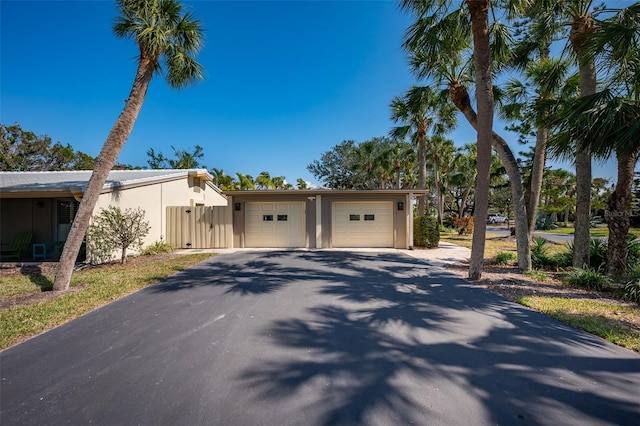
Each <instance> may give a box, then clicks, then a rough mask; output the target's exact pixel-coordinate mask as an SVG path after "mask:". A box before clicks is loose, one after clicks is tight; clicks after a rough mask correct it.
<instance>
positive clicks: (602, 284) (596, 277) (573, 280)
mask: <svg viewBox="0 0 640 426" xmlns="http://www.w3.org/2000/svg"><path fill="white" fill-rule="evenodd" d="M564 281H565V282H567V283H569V284H571V285H574V286H576V287H582V288H586V289H587V290H597V291H602V290H604V289H605V288H607V287H608V286H609V284H610V282H611V281H610V280H609V277H607V276H606V275H605V274H603V273H602V272H600V270H598V269H594V268H586V269H580V268H574V269H573V270H572V271H571V272H569V273H568V274H567V275H566V276H565V277H564Z"/></svg>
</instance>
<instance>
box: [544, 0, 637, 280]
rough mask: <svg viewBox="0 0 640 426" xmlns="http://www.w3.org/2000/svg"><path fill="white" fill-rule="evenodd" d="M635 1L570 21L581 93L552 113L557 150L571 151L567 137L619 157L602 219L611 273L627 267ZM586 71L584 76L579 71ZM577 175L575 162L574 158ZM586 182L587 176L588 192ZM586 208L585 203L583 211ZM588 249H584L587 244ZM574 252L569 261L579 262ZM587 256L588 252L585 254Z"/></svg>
mask: <svg viewBox="0 0 640 426" xmlns="http://www.w3.org/2000/svg"><path fill="white" fill-rule="evenodd" d="M639 22H640V3H635V4H634V5H632V6H630V7H629V8H626V9H622V10H620V11H618V13H617V14H616V15H615V16H613V17H610V18H608V19H604V20H600V21H598V22H595V21H594V19H593V17H592V16H591V15H590V14H585V16H584V17H582V19H580V20H577V22H576V24H575V25H574V27H572V30H574V28H577V29H575V30H574V31H572V39H571V42H572V44H573V45H574V46H575V47H574V48H577V49H580V54H579V55H578V60H579V61H580V58H583V61H584V64H582V65H581V66H580V71H581V76H580V77H581V88H582V86H583V85H584V86H585V87H586V91H581V95H582V97H581V98H579V99H577V100H575V101H573V102H571V101H570V102H565V103H562V104H561V106H560V109H559V111H557V112H556V113H555V114H553V115H552V117H551V119H550V122H551V123H552V124H556V125H557V126H558V128H559V133H558V135H557V136H556V137H555V140H556V144H557V148H556V149H557V150H558V151H559V152H563V153H565V155H566V154H567V153H568V152H570V148H571V146H572V143H573V144H574V146H575V147H576V150H577V151H578V152H590V153H591V152H593V154H594V155H596V156H597V157H600V158H608V157H610V156H611V155H613V154H615V155H616V158H617V160H618V179H617V183H616V187H615V190H614V191H613V192H612V193H611V195H610V197H609V200H608V202H607V210H606V214H605V217H606V220H607V226H608V227H609V250H608V257H609V259H608V267H609V273H610V274H612V275H615V276H617V275H621V274H623V273H624V272H625V270H626V266H627V265H626V259H627V254H628V253H627V250H628V248H627V241H626V239H627V233H628V230H629V214H630V210H631V189H632V184H633V172H634V168H635V164H636V162H637V159H638V152H639V151H640V83H639V82H638V70H640V48H639V45H640V36H639V34H640V24H639ZM598 56H599V57H600V59H601V60H602V64H603V66H602V68H601V69H602V70H603V71H604V72H605V73H606V74H605V75H606V77H607V79H606V80H605V81H604V83H605V87H604V88H603V89H602V90H600V91H599V92H595V93H591V94H589V93H590V91H591V90H592V89H593V91H595V58H598ZM583 68H585V71H584V73H585V74H586V75H585V76H584V78H583V76H582V72H583ZM576 168H577V170H576V178H577V179H578V178H579V175H578V171H579V166H578V163H577V160H576ZM577 186H578V187H577V198H578V201H577V203H576V210H578V207H579V206H580V195H581V194H580V191H581V190H584V189H583V188H582V187H581V182H580V181H579V179H578V184H577ZM590 196H591V182H590V181H589V198H590ZM590 212H591V209H590V206H589V210H588V214H589V213H590ZM578 217H579V216H578V212H577V211H576V236H575V243H574V246H575V247H576V249H577V247H578V223H577V222H578ZM587 250H588V249H587ZM584 260H585V259H584V258H581V257H577V255H576V254H575V253H574V266H577V265H579V264H580V262H584ZM586 260H588V255H587V257H586Z"/></svg>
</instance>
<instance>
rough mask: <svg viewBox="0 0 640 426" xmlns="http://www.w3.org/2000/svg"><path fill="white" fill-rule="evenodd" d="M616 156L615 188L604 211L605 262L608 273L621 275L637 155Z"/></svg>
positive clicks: (621, 154) (624, 269)
mask: <svg viewBox="0 0 640 426" xmlns="http://www.w3.org/2000/svg"><path fill="white" fill-rule="evenodd" d="M616 157H617V158H618V182H617V183H616V189H615V190H614V191H613V192H612V193H611V195H610V196H609V200H608V201H607V211H606V212H605V218H606V220H607V227H608V228H609V243H608V251H607V257H608V259H607V264H608V269H609V274H611V275H613V276H614V277H617V276H621V275H623V274H624V273H625V272H626V270H627V256H628V248H627V234H628V233H629V215H630V213H631V197H632V196H631V188H632V186H633V176H634V170H635V167H636V162H637V160H638V155H637V153H635V152H634V153H623V152H617V153H616Z"/></svg>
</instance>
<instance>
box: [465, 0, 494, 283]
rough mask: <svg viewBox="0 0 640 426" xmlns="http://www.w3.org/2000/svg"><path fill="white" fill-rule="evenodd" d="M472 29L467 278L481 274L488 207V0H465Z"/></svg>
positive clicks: (490, 93)
mask: <svg viewBox="0 0 640 426" xmlns="http://www.w3.org/2000/svg"><path fill="white" fill-rule="evenodd" d="M467 7H468V8H469V12H470V14H471V30H472V33H473V63H474V69H475V73H476V99H477V104H478V122H477V127H476V131H477V133H478V142H477V145H478V148H477V149H478V150H477V159H478V160H477V164H478V167H477V168H478V178H477V184H476V193H475V203H474V210H475V213H474V215H475V217H476V218H479V219H480V220H476V221H475V223H474V228H473V238H472V241H471V259H470V261H469V279H472V280H478V279H480V278H481V277H482V266H483V263H484V246H485V239H486V230H487V222H486V220H485V218H486V217H487V212H488V210H489V173H490V169H491V139H492V129H493V84H492V81H491V49H490V42H489V7H490V1H489V0H467Z"/></svg>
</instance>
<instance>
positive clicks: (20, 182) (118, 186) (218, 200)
mask: <svg viewBox="0 0 640 426" xmlns="http://www.w3.org/2000/svg"><path fill="white" fill-rule="evenodd" d="M91 173H92V172H91V171H54V172H0V239H1V240H2V243H8V242H9V241H11V239H12V238H13V237H14V235H16V234H17V233H19V232H21V231H31V232H32V233H33V239H32V241H33V243H34V245H35V244H40V245H42V244H47V247H44V250H45V251H47V250H48V253H42V252H38V255H40V256H43V257H45V258H51V257H52V256H55V253H54V252H55V249H54V245H57V246H58V249H59V247H60V245H61V243H62V242H64V241H65V240H66V237H67V234H68V233H69V230H70V228H71V222H72V220H73V218H74V216H75V212H76V209H77V208H78V205H79V201H80V200H81V199H82V194H83V193H84V190H85V188H86V186H87V183H88V181H89V178H90V176H91ZM212 179H213V178H212V176H211V175H210V174H209V172H207V171H206V170H204V169H190V170H113V171H111V172H110V173H109V177H108V178H107V181H106V183H105V184H104V187H103V189H102V193H101V194H100V198H99V199H98V202H97V205H96V208H95V211H94V213H95V214H97V213H99V212H100V209H101V208H105V207H107V206H109V205H116V206H118V207H120V208H122V209H127V208H137V207H141V208H142V209H144V210H145V220H147V221H149V226H150V232H149V235H148V236H147V237H146V239H145V244H151V243H153V242H155V241H159V240H161V239H164V237H165V235H166V234H165V232H166V229H167V223H166V221H167V216H166V212H167V207H168V206H226V205H227V199H226V197H225V196H224V195H223V194H222V192H221V191H220V190H219V189H218V188H217V187H216V186H215V185H213V183H212ZM36 248H43V247H42V246H37V247H36ZM34 254H35V252H34ZM58 254H59V253H58Z"/></svg>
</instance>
